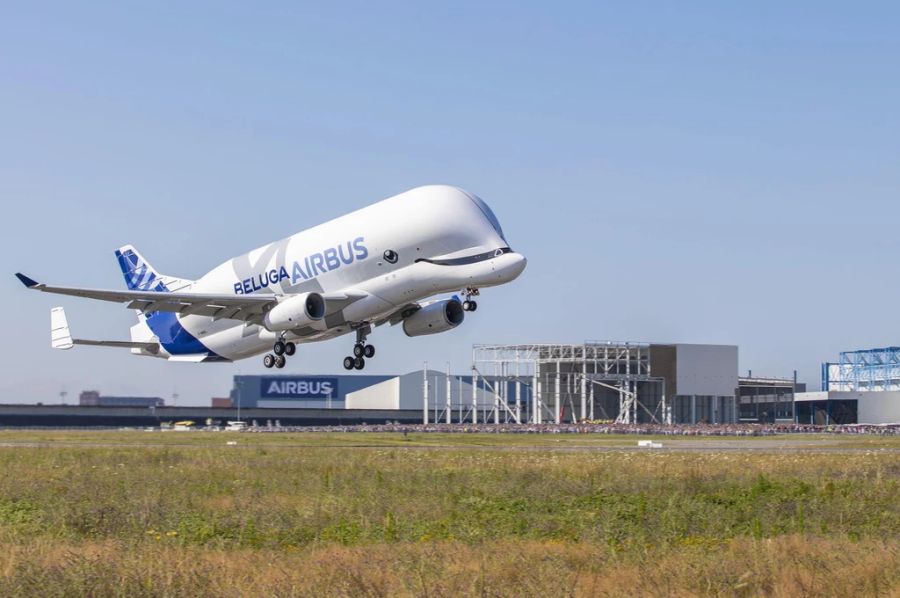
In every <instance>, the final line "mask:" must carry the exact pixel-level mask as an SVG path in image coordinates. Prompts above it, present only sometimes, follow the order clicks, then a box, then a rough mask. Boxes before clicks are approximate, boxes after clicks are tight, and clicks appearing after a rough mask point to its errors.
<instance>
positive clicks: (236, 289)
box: [234, 282, 244, 295]
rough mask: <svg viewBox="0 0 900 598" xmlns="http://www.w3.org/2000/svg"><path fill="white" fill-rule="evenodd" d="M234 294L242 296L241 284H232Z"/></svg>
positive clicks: (242, 288)
mask: <svg viewBox="0 0 900 598" xmlns="http://www.w3.org/2000/svg"><path fill="white" fill-rule="evenodd" d="M234 294H235V295H243V294H244V287H242V286H241V283H239V282H236V283H234Z"/></svg>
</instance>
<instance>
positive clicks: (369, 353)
mask: <svg viewBox="0 0 900 598" xmlns="http://www.w3.org/2000/svg"><path fill="white" fill-rule="evenodd" d="M363 354H364V355H365V356H366V358H367V359H372V358H373V357H375V347H374V346H372V345H366V347H365V350H364V351H363Z"/></svg>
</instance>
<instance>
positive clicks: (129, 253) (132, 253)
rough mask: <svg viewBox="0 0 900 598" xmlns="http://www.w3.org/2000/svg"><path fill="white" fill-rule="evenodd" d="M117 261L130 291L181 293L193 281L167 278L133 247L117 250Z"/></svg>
mask: <svg viewBox="0 0 900 598" xmlns="http://www.w3.org/2000/svg"><path fill="white" fill-rule="evenodd" d="M116 259H117V260H118V261H119V268H121V269H122V276H124V277H125V284H126V285H127V286H128V290H130V291H156V292H160V293H166V292H170V291H179V290H181V289H183V288H185V287H187V286H190V285H191V283H192V282H193V281H190V280H184V279H182V278H175V277H174V276H166V275H165V274H160V273H159V272H157V271H156V270H155V269H154V268H153V266H151V265H150V263H149V262H148V261H147V260H145V259H144V256H142V255H141V254H140V253H138V250H137V249H135V248H134V247H133V246H132V245H125V246H124V247H120V248H119V249H117V250H116Z"/></svg>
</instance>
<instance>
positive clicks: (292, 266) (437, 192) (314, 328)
mask: <svg viewBox="0 0 900 598" xmlns="http://www.w3.org/2000/svg"><path fill="white" fill-rule="evenodd" d="M286 215H287V214H286ZM386 252H393V254H391V253H388V255H387V257H388V258H391V260H389V259H385V253H386ZM394 257H396V259H393V258H394ZM423 260H428V261H423ZM392 261H393V263H392ZM434 262H437V263H434ZM525 263H526V261H525V258H524V257H523V256H521V255H520V254H517V253H514V252H512V250H510V249H509V247H508V243H507V242H506V240H505V239H504V236H503V233H502V230H501V228H500V225H499V223H497V220H496V217H495V216H494V215H493V213H491V211H490V208H488V207H487V206H486V205H485V204H484V202H482V201H481V200H480V199H478V198H477V197H476V196H474V195H471V194H469V193H467V192H465V191H463V190H461V189H457V188H455V187H448V186H428V187H419V188H416V189H412V190H410V191H407V192H405V193H401V194H400V195H396V196H394V197H391V198H388V199H386V200H384V201H381V202H378V203H376V204H373V205H370V206H368V207H365V208H363V209H361V210H357V211H355V212H352V213H350V214H347V215H346V216H341V217H340V218H336V219H334V220H331V221H329V222H326V223H324V224H321V225H319V226H316V227H314V228H311V229H308V230H306V231H303V232H301V233H298V234H296V235H293V236H291V237H288V238H286V239H282V240H280V241H276V242H275V243H271V244H269V245H265V246H263V247H260V248H258V249H255V250H253V251H251V252H249V253H247V254H245V255H242V256H239V257H236V258H234V259H231V260H228V261H227V262H225V263H223V264H221V265H220V266H218V267H216V268H215V269H213V270H212V271H210V272H209V273H207V274H206V275H204V276H203V277H202V278H200V279H199V280H197V281H195V282H193V283H192V284H190V286H188V287H186V288H182V289H177V290H180V291H184V292H194V293H226V294H234V295H241V294H256V295H258V294H274V295H278V296H280V295H293V294H298V293H304V292H308V291H313V292H316V293H321V294H323V295H325V296H326V297H327V296H328V295H329V294H331V295H334V294H341V293H345V294H353V295H354V296H358V297H361V298H359V299H358V300H355V301H353V302H351V303H349V305H347V306H346V307H345V308H344V309H342V310H340V311H338V312H336V313H330V314H329V315H328V316H327V317H326V318H324V319H323V320H320V321H318V322H315V323H313V324H312V325H309V326H304V327H300V328H298V329H295V330H290V331H288V332H286V333H285V335H284V338H285V340H293V341H295V342H298V343H300V342H310V341H318V340H324V339H328V338H333V337H336V336H340V335H343V334H347V333H348V332H351V331H353V330H354V328H355V327H357V326H359V325H361V324H365V323H372V322H376V321H378V320H380V319H383V318H386V317H388V316H390V315H391V314H394V313H396V312H397V311H398V310H399V309H402V308H403V307H404V306H406V305H409V304H414V303H416V302H419V301H423V300H425V299H428V298H429V297H432V296H434V295H438V294H441V293H449V292H453V291H458V290H460V289H465V288H480V287H489V286H495V285H499V284H503V283H506V282H509V281H511V280H513V279H515V278H516V277H517V276H518V275H519V274H521V272H522V271H523V270H524V268H525ZM171 290H176V289H171ZM170 322H171V324H170V325H169V326H168V328H172V330H171V333H172V334H173V335H176V336H177V334H179V333H180V334H182V335H183V334H184V333H187V334H189V335H190V336H192V337H194V338H195V339H196V340H197V341H199V343H200V344H202V346H203V347H205V348H206V349H208V351H209V352H210V353H212V354H214V355H215V356H218V357H219V358H221V359H225V360H237V359H243V358H245V357H250V356H253V355H259V354H261V353H265V352H266V351H269V350H271V348H272V344H273V342H274V341H275V340H276V338H277V337H278V336H279V335H280V334H281V333H278V332H272V331H270V330H267V329H266V327H265V326H261V325H257V324H246V323H244V322H239V321H236V320H229V319H218V320H216V319H214V318H211V317H208V316H199V315H187V316H182V315H179V316H177V317H172V318H171V320H170ZM151 328H153V329H151ZM175 328H178V331H176V330H175ZM168 333H169V331H166V330H163V331H161V330H160V327H159V325H156V326H149V325H148V322H147V320H146V318H144V317H140V322H139V324H138V325H137V326H135V327H134V328H133V329H132V339H133V340H136V341H143V340H148V339H150V338H152V337H157V338H160V341H161V344H162V347H163V351H162V352H161V353H160V354H159V356H161V357H167V358H175V359H178V358H189V357H190V356H189V355H186V354H180V355H179V353H180V351H179V350H178V343H176V342H171V343H167V342H166V341H167V340H169V339H166V338H164V337H165V336H166V335H167V334H168ZM195 346H196V345H195ZM135 352H140V351H135Z"/></svg>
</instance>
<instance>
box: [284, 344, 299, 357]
mask: <svg viewBox="0 0 900 598" xmlns="http://www.w3.org/2000/svg"><path fill="white" fill-rule="evenodd" d="M296 352H297V345H295V344H294V343H291V342H287V343H285V344H284V354H285V355H287V356H288V357H290V356H291V355H293V354H294V353H296Z"/></svg>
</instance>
